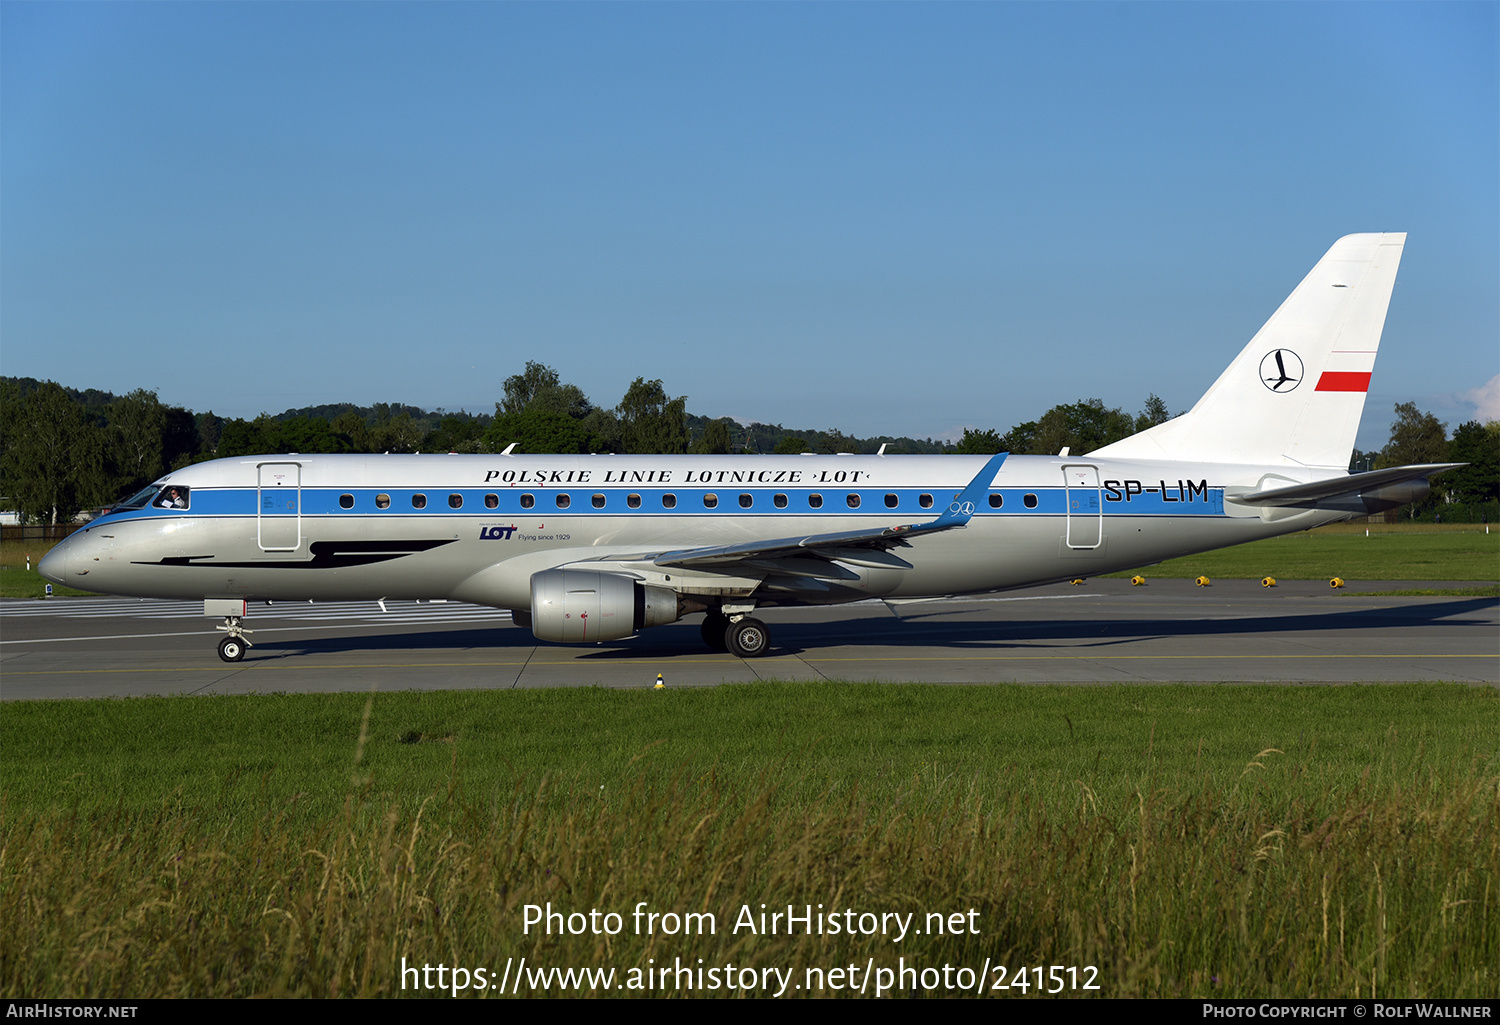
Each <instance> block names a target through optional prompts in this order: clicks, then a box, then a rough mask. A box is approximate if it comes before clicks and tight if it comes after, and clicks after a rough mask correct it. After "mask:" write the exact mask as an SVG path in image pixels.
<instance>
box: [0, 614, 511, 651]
mask: <svg viewBox="0 0 1500 1025" xmlns="http://www.w3.org/2000/svg"><path fill="white" fill-rule="evenodd" d="M504 619H505V621H506V622H509V621H510V617H509V616H506V617H504ZM422 622H423V623H436V624H443V623H449V622H452V623H459V622H468V620H457V619H455V620H447V619H427V620H422ZM379 625H380V624H379V623H368V624H360V623H340V624H338V625H337V626H256V627H251V628H250V632H251V633H286V632H287V631H288V630H368V629H373V628H375V627H378V626H379ZM215 636H218V632H217V631H214V630H212V629H207V630H179V631H176V632H175V633H155V634H101V635H98V636H95V637H31V638H26V639H25V640H19V641H0V644H66V643H67V642H68V641H129V640H135V639H136V638H150V637H215ZM252 647H253V645H252Z"/></svg>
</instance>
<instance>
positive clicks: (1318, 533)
mask: <svg viewBox="0 0 1500 1025" xmlns="http://www.w3.org/2000/svg"><path fill="white" fill-rule="evenodd" d="M1367 529H1368V530H1369V532H1370V534H1369V536H1368V537H1366V536H1365V531H1366V530H1367ZM1133 572H1134V571H1127V572H1124V573H1114V574H1110V575H1111V576H1122V577H1128V576H1131V575H1132V574H1133ZM1141 572H1143V573H1144V574H1145V575H1146V576H1147V577H1179V578H1181V577H1186V578H1189V579H1191V578H1193V577H1197V576H1199V575H1202V576H1207V577H1209V578H1210V579H1224V580H1234V579H1241V580H1246V579H1248V580H1254V579H1257V578H1259V577H1266V576H1271V577H1276V578H1277V579H1280V580H1327V579H1330V578H1332V577H1344V578H1345V579H1349V580H1484V581H1488V582H1496V581H1500V530H1495V531H1493V532H1492V533H1489V534H1486V533H1485V532H1484V528H1483V527H1480V526H1472V525H1464V526H1458V525H1454V526H1449V525H1447V524H1444V525H1441V526H1437V525H1433V524H1416V525H1413V526H1406V525H1399V524H1396V525H1385V524H1371V525H1368V526H1366V525H1363V524H1358V525H1356V524H1338V525H1335V526H1331V527H1319V528H1318V529H1317V530H1309V531H1305V532H1303V533H1300V534H1288V535H1286V536H1285V537H1273V538H1269V539H1267V540H1265V541H1252V542H1250V543H1249V544H1243V545H1235V546H1234V547H1233V548H1220V549H1218V550H1217V551H1212V552H1204V553H1202V554H1200V555H1190V556H1187V557H1185V558H1181V559H1170V560H1168V561H1166V562H1163V563H1159V564H1158V565H1155V566H1150V567H1147V568H1145V569H1143V570H1141Z"/></svg>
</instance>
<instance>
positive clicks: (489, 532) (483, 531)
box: [479, 523, 516, 541]
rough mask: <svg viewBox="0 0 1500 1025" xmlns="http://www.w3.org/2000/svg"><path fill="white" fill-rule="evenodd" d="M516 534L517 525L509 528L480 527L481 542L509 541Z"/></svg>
mask: <svg viewBox="0 0 1500 1025" xmlns="http://www.w3.org/2000/svg"><path fill="white" fill-rule="evenodd" d="M515 532H516V525H515V524H514V523H512V524H511V525H510V526H508V527H480V528H479V540H481V541H509V540H510V536H511V535H512V534H514V533H515Z"/></svg>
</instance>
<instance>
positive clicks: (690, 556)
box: [650, 452, 1008, 569]
mask: <svg viewBox="0 0 1500 1025" xmlns="http://www.w3.org/2000/svg"><path fill="white" fill-rule="evenodd" d="M1006 455H1008V453H1005V452H1001V453H1000V454H999V455H997V456H993V457H991V458H990V460H989V461H988V462H986V463H985V464H984V468H983V469H982V470H980V471H979V473H978V474H976V475H975V476H974V479H973V480H971V481H969V483H968V484H967V485H966V486H965V487H964V489H963V490H962V491H960V492H958V493H957V494H955V495H954V496H953V500H952V501H951V502H949V503H948V508H947V509H946V510H945V511H944V512H943V514H942V515H941V516H939V517H938V518H937V519H935V520H932V521H931V522H928V523H907V524H898V525H891V526H878V527H867V528H862V529H859V530H841V531H835V532H832V533H828V534H807V535H804V536H802V537H781V538H771V539H768V540H765V541H748V542H742V543H740V544H732V545H716V546H713V547H707V548H682V549H677V550H675V551H669V552H661V553H660V554H657V555H654V556H651V557H650V558H651V561H652V562H654V563H655V564H656V565H658V566H662V567H675V568H683V569H688V568H693V567H698V568H706V567H709V566H723V565H726V564H729V563H736V562H743V561H746V560H749V559H757V560H765V559H782V558H789V557H793V556H799V555H816V554H817V553H818V551H820V550H833V549H841V548H875V549H881V550H883V551H889V550H890V549H892V548H904V547H906V546H907V543H908V539H909V538H913V537H920V536H922V535H923V534H935V533H938V532H939V531H943V530H953V529H955V528H958V527H962V526H964V525H965V524H967V523H968V522H969V520H970V518H972V517H973V515H974V509H975V507H976V506H977V504H978V502H979V501H980V499H982V498H983V497H984V495H985V493H986V492H987V491H988V490H989V487H990V483H991V482H992V481H993V480H994V479H995V474H996V473H998V472H999V471H1000V466H1001V464H1002V463H1004V462H1005V457H1006Z"/></svg>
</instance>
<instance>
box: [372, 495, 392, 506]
mask: <svg viewBox="0 0 1500 1025" xmlns="http://www.w3.org/2000/svg"><path fill="white" fill-rule="evenodd" d="M390 507H391V496H390V495H376V496H375V508H377V509H389V508H390Z"/></svg>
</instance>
